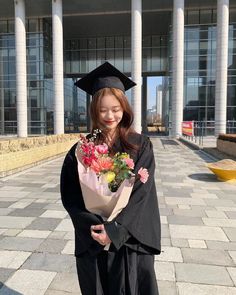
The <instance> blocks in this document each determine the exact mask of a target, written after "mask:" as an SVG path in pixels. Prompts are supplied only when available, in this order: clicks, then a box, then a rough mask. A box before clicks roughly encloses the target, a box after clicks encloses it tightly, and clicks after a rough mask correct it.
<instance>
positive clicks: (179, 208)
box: [0, 137, 236, 295]
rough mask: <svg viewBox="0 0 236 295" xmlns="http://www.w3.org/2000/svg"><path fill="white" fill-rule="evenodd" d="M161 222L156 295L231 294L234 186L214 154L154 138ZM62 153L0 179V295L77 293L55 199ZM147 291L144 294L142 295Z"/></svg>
mask: <svg viewBox="0 0 236 295" xmlns="http://www.w3.org/2000/svg"><path fill="white" fill-rule="evenodd" d="M152 141H153V143H154V150H155V157H156V166H157V169H156V185H157V191H158V198H159V205H160V213H161V221H162V250H163V252H162V254H161V255H160V256H157V257H156V261H155V269H156V275H157V280H158V285H159V289H160V295H176V294H179V295H195V294H196V295H212V294H215V295H226V294H227V295H235V294H236V288H235V286H236V267H235V265H236V185H233V184H227V183H224V182H219V181H217V180H216V178H215V176H214V175H213V174H212V173H211V172H210V171H209V170H208V169H207V168H206V167H205V163H206V162H210V161H212V160H213V159H212V158H210V157H208V156H207V155H206V154H204V153H203V152H201V151H193V150H191V149H189V148H187V147H185V146H183V145H182V144H179V143H178V142H175V141H173V140H169V139H168V138H164V137H163V138H153V139H152ZM62 161H63V159H62V158H59V159H56V160H53V161H51V162H48V163H46V164H43V165H41V166H38V167H35V168H32V169H30V170H27V171H25V172H22V173H20V174H18V175H15V176H11V177H7V178H4V179H2V180H1V181H0V182H1V184H0V294H1V295H2V294H4V295H20V294H24V295H36V294H37V295H41V294H46V295H66V294H67V295H75V294H80V292H79V285H78V282H77V277H76V270H75V260H74V257H73V247H74V242H73V229H72V225H71V222H70V219H69V217H68V215H67V214H66V212H65V211H64V209H63V207H62V205H61V202H60V196H59V174H60V168H61V165H62ZM147 295H148V294H147Z"/></svg>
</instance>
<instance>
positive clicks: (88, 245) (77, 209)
mask: <svg viewBox="0 0 236 295" xmlns="http://www.w3.org/2000/svg"><path fill="white" fill-rule="evenodd" d="M75 147H76V146H73V147H72V149H71V150H70V151H69V152H68V154H67V155H66V157H65V160H64V163H63V166H62V171H61V181H60V190H61V200H62V204H63V206H64V208H65V209H66V210H67V212H68V213H69V215H70V218H71V220H72V223H73V225H74V228H75V255H78V254H80V253H82V252H85V251H87V250H88V251H89V252H93V253H96V252H99V251H100V250H101V249H103V246H101V245H100V244H99V243H98V242H97V241H95V240H94V239H93V238H92V237H91V233H90V226H91V225H95V224H101V223H102V222H103V221H102V218H101V217H100V216H98V215H96V214H92V213H90V212H89V211H87V210H86V208H85V205H84V201H83V196H82V191H81V187H80V183H79V176H78V170H77V160H76V158H75V156H74V152H75Z"/></svg>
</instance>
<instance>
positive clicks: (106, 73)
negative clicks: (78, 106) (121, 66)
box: [75, 62, 136, 95]
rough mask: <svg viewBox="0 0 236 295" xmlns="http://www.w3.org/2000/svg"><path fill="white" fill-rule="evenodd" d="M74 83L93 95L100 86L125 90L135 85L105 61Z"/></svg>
mask: <svg viewBox="0 0 236 295" xmlns="http://www.w3.org/2000/svg"><path fill="white" fill-rule="evenodd" d="M75 85H76V86H77V87H79V88H81V89H82V90H84V91H86V92H87V93H89V94H90V95H94V94H95V93H96V92H97V91H98V90H100V89H102V88H118V89H120V90H122V91H123V92H125V91H126V90H128V89H130V88H132V87H133V86H135V85H136V83H135V82H133V81H132V80H131V79H129V78H128V77H127V76H126V75H125V74H123V73H121V72H120V71H119V70H118V69H117V68H115V67H114V66H113V65H111V64H110V63H109V62H105V63H104V64H102V65H101V66H99V67H97V68H96V69H95V70H93V71H92V72H90V73H88V74H87V75H86V76H84V77H83V78H81V79H80V80H78V81H77V82H75Z"/></svg>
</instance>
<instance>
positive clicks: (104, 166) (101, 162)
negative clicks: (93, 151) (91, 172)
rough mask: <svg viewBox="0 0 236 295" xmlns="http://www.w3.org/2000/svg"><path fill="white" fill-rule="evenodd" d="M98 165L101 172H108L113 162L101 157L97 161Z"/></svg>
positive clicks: (108, 158)
mask: <svg viewBox="0 0 236 295" xmlns="http://www.w3.org/2000/svg"><path fill="white" fill-rule="evenodd" d="M98 164H99V165H100V168H101V171H102V170H110V169H112V168H113V160H112V159H111V158H110V157H102V158H99V159H98Z"/></svg>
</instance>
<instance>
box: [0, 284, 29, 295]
mask: <svg viewBox="0 0 236 295" xmlns="http://www.w3.org/2000/svg"><path fill="white" fill-rule="evenodd" d="M0 295H24V294H23V293H19V292H17V291H15V290H13V289H11V288H8V287H7V286H6V285H4V284H2V283H1V282H0Z"/></svg>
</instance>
